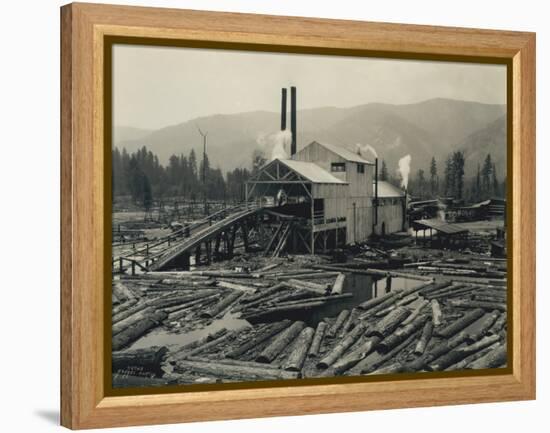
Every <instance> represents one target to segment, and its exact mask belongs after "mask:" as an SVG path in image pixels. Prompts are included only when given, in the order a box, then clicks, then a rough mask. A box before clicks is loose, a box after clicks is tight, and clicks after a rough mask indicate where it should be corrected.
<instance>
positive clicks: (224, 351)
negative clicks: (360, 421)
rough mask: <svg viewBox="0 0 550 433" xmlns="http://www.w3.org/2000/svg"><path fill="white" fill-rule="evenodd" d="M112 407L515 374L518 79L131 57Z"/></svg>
mask: <svg viewBox="0 0 550 433" xmlns="http://www.w3.org/2000/svg"><path fill="white" fill-rule="evenodd" d="M112 50H113V51H112V71H111V83H112V107H111V112H112V131H111V143H112V149H111V152H112V153H111V155H110V156H111V168H112V170H111V191H112V194H111V195H112V238H111V244H112V250H111V253H112V254H111V256H112V260H111V271H112V296H111V297H112V300H111V302H112V342H111V346H112V386H113V388H136V387H163V386H171V385H181V386H183V387H185V386H188V385H200V384H223V383H241V382H242V383H246V382H258V381H264V382H272V381H280V380H289V379H293V380H301V379H316V378H338V377H363V376H376V375H388V374H391V375H392V378H396V379H398V378H399V375H400V374H405V373H409V376H410V373H418V374H419V375H420V374H426V373H428V374H429V373H432V372H439V373H442V372H467V371H472V370H487V369H499V368H505V367H507V362H508V350H507V341H508V336H507V324H508V311H507V305H508V303H507V300H508V291H507V263H508V262H507V242H508V240H509V239H508V237H507V217H506V214H507V209H508V208H507V200H506V197H507V166H508V164H507V160H508V158H507V152H508V145H507V143H508V132H507V131H508V128H507V117H508V110H507V100H508V95H507V85H508V83H507V66H506V65H504V64H488V63H487V64H485V63H473V62H466V61H460V62H459V61H432V60H418V59H415V60H411V59H396V58H395V59H394V58H377V57H363V56H351V55H350V56H344V55H338V56H336V55H328V54H323V55H317V54H301V53H300V54H295V53H279V52H277V53H275V52H260V51H240V50H229V49H224V50H221V49H214V48H186V47H165V46H145V45H137V44H122V43H120V44H115V45H113V48H112Z"/></svg>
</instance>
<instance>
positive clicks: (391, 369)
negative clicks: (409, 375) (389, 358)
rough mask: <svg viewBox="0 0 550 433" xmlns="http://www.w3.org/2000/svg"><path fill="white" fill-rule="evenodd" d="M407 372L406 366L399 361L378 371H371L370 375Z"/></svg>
mask: <svg viewBox="0 0 550 433" xmlns="http://www.w3.org/2000/svg"><path fill="white" fill-rule="evenodd" d="M403 371H405V366H404V365H403V363H401V362H399V361H395V362H392V363H391V364H389V365H386V366H382V367H378V368H377V369H376V370H374V371H371V372H370V373H369V374H395V373H401V372H403Z"/></svg>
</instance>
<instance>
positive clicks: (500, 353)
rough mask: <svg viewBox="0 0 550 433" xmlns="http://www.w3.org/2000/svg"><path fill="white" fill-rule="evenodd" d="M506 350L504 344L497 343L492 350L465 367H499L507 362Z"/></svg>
mask: <svg viewBox="0 0 550 433" xmlns="http://www.w3.org/2000/svg"><path fill="white" fill-rule="evenodd" d="M507 357H508V354H507V350H506V344H505V343H504V344H499V345H498V346H496V347H495V348H494V349H493V350H491V351H490V352H489V353H487V354H486V355H484V356H482V357H481V358H479V359H477V360H475V361H474V362H472V363H471V364H470V365H468V366H467V367H466V368H468V369H482V368H496V367H500V366H502V365H503V364H505V363H506V362H507Z"/></svg>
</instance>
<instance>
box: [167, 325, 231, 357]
mask: <svg viewBox="0 0 550 433" xmlns="http://www.w3.org/2000/svg"><path fill="white" fill-rule="evenodd" d="M233 338H235V331H231V332H225V333H224V334H223V335H221V336H220V337H218V338H215V339H213V340H211V341H209V342H208V343H206V344H201V345H200V346H197V347H196V348H194V349H192V350H190V351H182V352H179V354H178V356H177V359H182V358H183V359H185V358H187V357H189V356H195V355H198V354H199V353H204V352H209V351H210V350H211V349H212V348H214V347H217V346H221V345H222V344H226V343H227V341H228V340H232V339H233Z"/></svg>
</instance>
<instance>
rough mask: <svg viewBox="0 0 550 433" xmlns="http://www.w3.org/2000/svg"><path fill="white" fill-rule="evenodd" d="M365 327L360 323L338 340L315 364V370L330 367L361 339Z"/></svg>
mask: <svg viewBox="0 0 550 433" xmlns="http://www.w3.org/2000/svg"><path fill="white" fill-rule="evenodd" d="M366 330H367V327H366V326H365V325H364V324H363V323H360V324H359V325H357V326H356V327H355V328H354V329H353V330H352V331H351V332H350V333H349V334H348V335H347V336H346V337H345V338H343V339H342V340H340V341H339V342H338V344H336V346H334V347H333V348H332V350H331V351H330V352H329V353H328V354H327V355H326V356H325V357H323V359H321V360H320V361H319V362H318V363H317V368H320V369H326V368H328V367H329V366H330V365H332V364H334V363H335V362H336V361H337V360H338V358H340V357H341V356H342V354H343V353H344V352H345V351H346V350H347V349H348V348H350V347H351V346H352V345H353V344H354V343H355V342H356V341H357V340H358V339H359V337H361V336H362V335H363V334H364V333H365V331H366Z"/></svg>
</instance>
